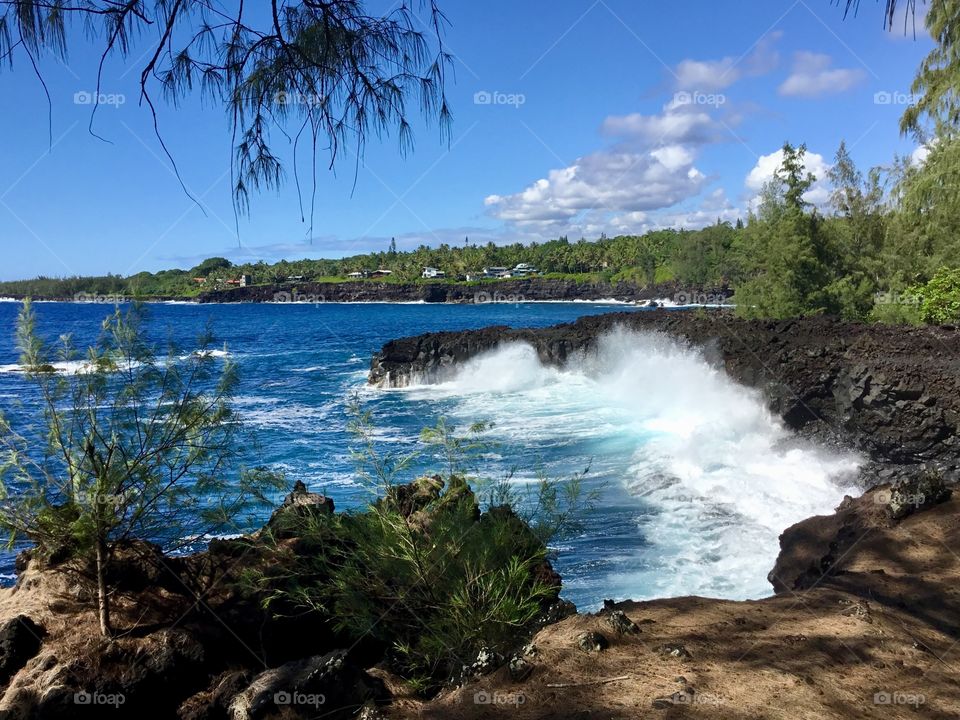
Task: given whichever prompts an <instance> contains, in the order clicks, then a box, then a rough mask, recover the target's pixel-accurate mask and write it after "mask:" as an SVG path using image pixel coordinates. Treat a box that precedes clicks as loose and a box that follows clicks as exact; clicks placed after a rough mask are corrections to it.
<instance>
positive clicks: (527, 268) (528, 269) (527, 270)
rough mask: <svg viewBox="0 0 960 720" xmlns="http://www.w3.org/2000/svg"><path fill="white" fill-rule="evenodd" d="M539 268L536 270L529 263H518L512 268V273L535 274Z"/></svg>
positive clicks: (521, 275)
mask: <svg viewBox="0 0 960 720" xmlns="http://www.w3.org/2000/svg"><path fill="white" fill-rule="evenodd" d="M538 272H540V271H539V270H537V269H536V268H535V267H534V266H533V265H531V264H530V263H520V264H519V265H517V266H516V267H515V268H514V269H513V274H514V275H518V276H520V277H523V276H524V275H536V274H537V273H538Z"/></svg>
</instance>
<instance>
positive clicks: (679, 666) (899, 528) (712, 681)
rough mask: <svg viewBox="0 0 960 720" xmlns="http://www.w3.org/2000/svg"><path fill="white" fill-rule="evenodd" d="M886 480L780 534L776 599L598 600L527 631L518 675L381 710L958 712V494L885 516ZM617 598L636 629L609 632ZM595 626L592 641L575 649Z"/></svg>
mask: <svg viewBox="0 0 960 720" xmlns="http://www.w3.org/2000/svg"><path fill="white" fill-rule="evenodd" d="M889 493H890V489H889V488H883V489H878V490H875V491H871V492H869V493H867V494H866V495H865V496H864V497H863V498H860V499H858V500H851V501H848V502H847V503H845V507H844V510H843V511H842V512H841V513H839V514H838V515H836V516H829V517H825V518H811V519H810V520H806V521H804V522H802V523H799V524H798V525H797V526H795V527H794V528H791V529H790V530H788V531H787V532H785V533H784V535H783V536H782V538H781V544H782V546H783V554H782V555H781V558H780V561H778V563H777V569H776V570H775V571H774V573H775V574H782V575H780V580H779V584H780V588H781V592H780V593H779V594H778V595H777V596H775V597H771V598H768V599H765V600H759V601H747V602H733V601H724V600H710V599H706V598H697V597H688V598H673V599H664V600H654V601H650V602H627V603H619V604H613V603H611V604H610V605H609V606H608V608H607V609H605V610H604V611H603V612H601V613H599V614H597V615H577V616H574V617H571V618H568V619H566V620H563V621H562V622H560V623H558V624H556V625H551V626H550V627H547V628H545V629H544V630H542V631H541V632H540V633H538V634H537V635H536V636H535V637H534V639H533V644H534V645H535V646H536V648H537V652H536V654H534V655H528V656H526V657H525V661H526V663H527V664H529V665H530V666H532V667H531V669H530V671H529V675H528V676H527V677H526V679H524V680H522V681H521V682H517V681H515V679H514V678H513V677H512V676H511V673H510V672H509V668H505V669H501V670H499V671H497V672H496V673H493V674H491V675H487V676H485V677H482V678H477V679H476V680H473V681H471V682H469V683H467V684H466V685H465V686H463V687H462V688H459V689H456V690H453V691H450V692H448V693H446V694H444V695H442V696H441V697H439V698H437V699H435V700H433V701H430V702H422V701H419V700H417V699H416V698H413V697H410V696H409V695H408V696H406V697H396V698H394V702H393V704H392V705H391V706H390V708H389V709H388V711H389V712H388V717H390V718H395V719H397V720H399V719H403V720H408V719H409V720H413V719H414V718H420V719H424V720H472V719H480V718H497V717H508V716H509V717H510V718H511V719H512V720H534V719H536V720H546V719H554V718H555V719H557V720H560V719H561V718H580V719H582V720H587V719H588V718H603V719H604V720H635V719H636V718H688V717H689V718H699V717H703V718H723V719H725V720H726V719H727V718H730V719H731V720H738V719H740V718H765V719H771V720H774V719H775V720H825V719H833V718H850V719H853V718H875V719H876V720H896V719H900V718H904V719H906V718H942V719H943V720H946V719H947V718H956V717H960V673H958V671H957V655H956V652H957V647H958V646H957V643H958V641H960V582H958V580H960V558H958V556H957V555H956V554H955V552H956V551H955V550H954V549H952V548H958V547H960V501H958V500H957V499H955V498H954V499H950V500H947V501H944V502H941V503H939V504H937V505H935V506H933V507H928V508H926V509H922V511H920V512H917V513H913V514H911V515H909V516H907V517H906V518H904V519H903V520H900V521H897V520H895V519H892V518H891V516H890V513H889V512H888V505H889ZM831 547H834V548H836V550H837V551H840V552H838V553H837V554H831V549H830V548H831ZM825 558H828V559H827V560H826V561H824V559H825ZM821 563H822V564H821ZM818 564H821V565H820V566H821V567H822V571H821V572H820V573H811V572H809V569H810V567H811V566H817V565H818ZM618 611H619V612H620V613H622V614H623V615H625V616H626V618H628V620H629V621H630V622H632V623H634V624H636V625H637V626H638V628H639V632H635V633H634V632H630V633H623V634H617V633H611V632H610V627H611V622H613V623H616V624H618V625H619V624H622V622H623V620H622V618H620V617H619V616H616V617H617V619H615V620H611V618H612V617H613V615H614V613H616V612H618ZM595 635H600V636H603V637H604V638H605V640H606V641H607V646H606V647H604V648H603V649H601V650H600V651H599V652H598V651H597V646H591V645H590V644H589V643H588V644H587V648H584V647H583V645H584V643H583V641H582V640H583V638H584V637H588V638H589V637H593V636H595Z"/></svg>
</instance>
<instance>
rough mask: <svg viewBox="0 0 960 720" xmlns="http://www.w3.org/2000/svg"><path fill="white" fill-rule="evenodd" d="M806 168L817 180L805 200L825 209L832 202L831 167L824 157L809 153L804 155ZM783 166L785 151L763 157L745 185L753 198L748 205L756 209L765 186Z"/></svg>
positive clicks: (749, 174)
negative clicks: (828, 175)
mask: <svg viewBox="0 0 960 720" xmlns="http://www.w3.org/2000/svg"><path fill="white" fill-rule="evenodd" d="M803 164H804V167H805V168H806V170H807V172H810V173H813V175H814V177H815V178H816V182H814V184H813V186H812V187H811V188H810V190H808V191H807V192H806V193H805V194H804V196H803V199H804V200H806V201H807V202H808V203H811V204H813V205H815V206H817V207H821V208H822V207H825V206H826V205H827V203H828V202H829V201H830V188H829V180H828V178H827V174H828V173H829V172H830V167H831V165H830V164H829V163H828V162H827V161H826V160H824V158H823V155H820V154H819V153H815V152H809V151H807V154H806V155H804V163H803ZM781 165H783V149H782V148H781V149H780V150H777V151H776V152H772V153H770V154H769V155H761V156H760V158H759V159H758V160H757V164H756V165H755V166H754V167H753V169H752V170H751V171H750V172H749V173H748V174H747V178H746V181H745V183H744V184H745V185H746V187H747V190H748V191H750V193H751V195H752V197H751V198H750V200H749V202H748V205H749V206H750V207H751V208H752V209H756V207H757V203H758V201H759V195H760V191H761V190H763V186H764V185H766V184H767V183H768V182H770V181H771V180H773V179H774V176H775V175H776V173H777V170H779V169H780V166H781Z"/></svg>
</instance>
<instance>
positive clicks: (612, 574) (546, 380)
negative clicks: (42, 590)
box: [0, 302, 858, 609]
mask: <svg viewBox="0 0 960 720" xmlns="http://www.w3.org/2000/svg"><path fill="white" fill-rule="evenodd" d="M35 308H36V312H37V316H38V329H39V331H40V333H41V335H43V336H44V337H46V338H47V339H49V340H50V341H55V340H56V338H57V337H58V336H60V335H62V334H65V333H70V334H72V336H73V341H74V344H75V345H76V346H78V347H84V346H86V345H89V344H91V343H93V342H94V341H95V340H96V338H97V336H98V334H99V330H100V323H101V321H102V320H103V318H104V317H105V316H106V315H107V314H109V312H110V311H111V308H110V307H109V306H104V305H95V304H75V303H37V304H36V305H35ZM18 309H19V304H17V303H13V302H0V412H5V413H6V414H7V415H9V416H10V417H11V418H13V420H14V421H15V422H16V421H21V422H26V421H27V419H28V418H29V417H31V413H33V411H34V408H35V404H34V398H33V396H32V395H31V391H30V388H29V386H28V384H27V383H26V381H25V380H24V378H23V377H22V375H21V374H19V373H18V372H17V369H18V368H17V360H18V357H17V351H16V348H15V343H14V328H15V321H16V314H17V311H18ZM625 309H627V308H624V307H623V306H609V305H603V304H593V303H540V304H518V305H513V304H502V303H498V304H487V305H462V306H461V305H423V304H410V305H386V304H332V303H326V304H319V305H312V304H276V305H270V304H266V305H191V304H152V305H150V306H149V313H150V325H149V327H150V332H151V334H152V335H153V337H154V339H155V340H156V341H158V342H159V343H162V342H163V341H165V339H166V338H167V337H173V338H174V339H175V340H176V341H177V343H178V344H179V345H181V346H182V347H184V348H189V347H190V345H191V342H192V340H193V338H195V337H196V336H197V335H198V334H199V333H200V332H201V331H202V330H203V328H204V327H205V325H206V323H207V322H208V321H209V322H212V324H213V329H214V332H215V334H216V336H217V338H218V340H217V347H218V348H224V349H225V350H226V352H227V353H229V355H230V356H231V357H232V358H233V359H234V360H235V361H236V362H237V363H238V364H239V368H240V373H241V382H240V389H239V392H238V393H237V397H236V400H235V408H236V410H237V411H238V412H239V413H240V414H241V416H242V418H243V420H244V422H245V424H246V426H247V427H248V429H249V430H250V431H251V433H252V434H253V435H254V437H255V438H256V441H257V442H256V445H257V446H258V450H257V451H256V452H254V451H253V449H252V447H253V446H252V445H251V450H250V458H249V462H250V464H258V465H259V464H264V465H269V466H272V467H275V468H277V469H279V470H282V471H284V472H285V474H286V477H287V479H288V480H289V481H290V482H291V483H292V482H293V481H294V480H302V481H303V482H305V483H306V484H307V485H308V486H309V487H310V488H311V489H313V490H316V491H322V492H325V493H326V494H328V495H330V496H332V497H333V498H334V500H335V502H336V504H337V507H338V508H340V509H344V508H349V507H356V506H358V505H359V504H362V503H363V502H365V501H366V500H367V499H368V498H369V497H370V496H369V492H368V489H367V488H366V487H365V486H364V485H363V483H362V482H360V481H359V480H358V475H357V472H356V469H355V467H354V462H353V459H352V457H351V454H350V451H349V448H350V446H351V442H352V437H351V435H350V434H349V433H348V431H347V422H348V416H347V407H348V404H349V402H350V399H351V398H352V397H358V398H359V400H360V402H361V404H362V406H363V407H364V408H365V409H367V410H370V411H372V413H373V418H374V425H375V427H376V435H377V437H378V440H379V441H380V442H381V443H382V447H383V448H384V450H385V451H389V452H405V451H412V450H414V449H417V448H418V447H420V448H422V445H421V444H420V442H419V435H420V430H421V429H422V428H423V427H426V426H431V425H435V424H436V422H437V420H438V419H439V418H440V417H445V418H447V419H448V422H450V423H451V424H453V425H456V426H458V427H461V428H464V429H465V428H467V427H468V426H470V425H471V424H473V423H475V422H478V421H482V422H488V423H492V424H493V427H492V428H491V430H489V432H488V434H487V435H488V439H489V440H490V441H491V442H492V443H493V445H492V446H491V449H490V450H488V452H487V453H486V454H485V456H484V458H483V464H482V467H481V471H482V473H483V474H484V475H485V476H486V477H490V478H499V477H504V476H508V475H510V476H511V482H514V483H517V484H518V487H521V488H522V487H523V486H525V485H528V484H529V483H532V482H534V481H535V480H536V479H537V476H538V473H541V472H542V473H545V474H546V475H547V476H548V477H553V478H567V477H569V476H571V475H573V474H575V473H577V472H580V471H582V470H583V469H584V468H586V467H588V466H589V467H590V473H589V475H588V476H587V483H588V485H589V486H590V487H593V488H597V489H598V490H599V492H600V499H599V502H598V504H597V506H596V507H595V509H594V510H593V512H592V513H590V514H589V515H587V516H585V517H584V518H583V528H582V530H580V531H579V532H577V533H576V534H573V535H572V536H569V537H563V538H558V539H557V541H556V542H555V544H554V547H553V551H554V562H555V565H556V566H557V568H558V569H559V571H560V572H561V574H562V575H563V579H564V588H565V590H564V595H565V596H566V597H567V598H569V599H571V600H573V601H574V602H575V603H577V605H578V606H580V607H581V608H585V609H591V608H595V607H596V606H597V605H598V604H599V603H601V602H602V600H603V599H604V598H608V597H610V598H618V599H624V598H628V597H631V598H636V599H643V598H653V597H663V596H671V595H686V594H698V595H708V596H716V597H726V598H756V597H762V596H765V595H768V594H770V592H771V589H770V586H769V584H768V583H767V581H766V575H767V572H768V571H769V570H770V569H771V567H772V566H773V561H774V559H775V558H776V555H777V549H778V547H777V537H778V535H779V533H780V532H781V531H782V530H783V529H784V528H786V527H788V526H789V525H791V524H792V523H794V522H797V521H798V520H801V519H803V518H805V517H808V516H810V515H814V514H820V513H825V512H829V511H831V510H832V508H833V507H835V506H836V505H837V504H838V502H839V501H840V500H841V499H842V497H843V495H844V494H845V493H850V492H853V491H854V489H853V487H852V484H853V480H852V474H853V473H854V471H855V468H856V465H857V462H858V459H857V458H855V457H852V456H842V455H837V454H835V453H833V452H827V451H825V450H822V449H819V448H816V447H812V446H809V445H807V444H805V443H803V442H800V441H798V440H797V439H796V438H792V437H791V436H790V434H789V433H788V432H787V431H785V430H784V429H783V428H782V427H781V426H780V424H779V423H778V422H777V420H776V419H774V418H772V417H771V416H770V415H769V413H768V412H767V411H766V409H765V407H764V403H763V402H762V401H761V399H760V398H759V397H758V396H757V395H756V394H755V393H753V392H752V391H748V390H746V389H744V388H742V387H739V386H737V385H735V384H734V383H732V382H730V381H729V380H728V379H727V378H726V377H725V376H723V374H722V373H719V372H718V371H717V370H715V369H714V368H712V367H711V366H710V365H709V364H708V363H707V362H705V361H704V359H703V358H701V357H700V356H699V355H698V354H697V353H696V352H694V351H691V350H690V349H687V348H683V347H680V346H678V345H677V344H676V343H674V342H673V341H671V340H669V339H667V338H665V337H661V336H658V335H652V334H651V335H638V334H631V333H626V332H620V333H614V334H612V335H611V336H610V337H608V338H606V339H605V341H604V342H603V343H602V346H601V348H600V350H599V352H598V353H597V354H596V356H593V357H590V358H585V359H583V360H580V361H576V362H574V363H572V364H571V365H570V366H569V367H567V368H564V369H562V370H560V369H555V368H545V367H543V366H542V365H540V363H539V362H538V360H537V358H536V355H535V353H533V352H532V350H531V349H530V348H528V347H524V346H518V345H514V346H503V347H501V348H499V349H498V350H496V351H495V352H492V353H490V354H489V355H487V356H484V357H480V358H477V359H475V360H473V361H471V362H470V363H468V364H466V365H465V366H464V367H463V368H461V369H460V371H459V372H458V374H457V375H456V376H455V377H453V378H451V379H450V380H449V381H448V382H445V383H443V384H441V385H434V386H416V385H415V386H413V387H410V388H405V389H402V390H378V389H373V388H370V387H368V386H367V384H366V376H367V370H368V368H369V364H370V357H371V354H372V353H373V352H375V351H377V350H378V349H379V348H380V347H381V346H382V345H383V343H385V342H386V341H388V340H390V339H393V338H397V337H403V336H407V335H416V334H419V333H423V332H429V331H438V330H458V329H466V328H479V327H484V326H487V325H510V326H515V327H539V326H547V325H552V324H555V323H560V322H568V321H571V320H574V319H576V318H578V317H581V316H584V315H592V314H599V313H604V312H610V311H614V310H625ZM631 311H633V312H644V311H643V310H639V309H631ZM65 371H69V368H65ZM431 466H439V461H437V460H435V459H433V458H431V457H429V456H423V457H421V459H420V461H419V465H418V466H417V467H415V468H413V471H417V470H427V469H428V468H429V467H431ZM413 471H412V472H411V475H410V477H411V478H412V477H413V476H415V475H416V472H413ZM278 499H279V498H278ZM265 517H266V515H265ZM265 517H264V519H265ZM13 557H14V555H13V553H12V552H6V553H3V554H0V573H2V574H3V575H4V577H6V578H7V580H8V581H9V580H10V579H12V578H13Z"/></svg>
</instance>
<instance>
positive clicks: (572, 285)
mask: <svg viewBox="0 0 960 720" xmlns="http://www.w3.org/2000/svg"><path fill="white" fill-rule="evenodd" d="M731 295H732V291H731V290H730V289H729V288H713V289H707V290H703V291H700V290H698V291H691V290H689V289H685V288H683V287H681V286H679V285H677V284H676V283H664V284H660V285H637V284H636V283H630V282H619V283H607V282H580V281H577V280H567V279H557V278H541V277H532V278H517V279H511V280H498V281H496V282H480V283H450V282H434V283H394V282H389V283H387V282H375V281H372V280H363V281H356V282H343V283H299V284H297V285H289V284H287V285H257V286H252V287H243V288H232V289H229V290H213V291H210V292H205V293H203V294H202V295H200V298H199V301H200V302H221V303H236V302H282V303H286V302H303V303H323V302H428V303H461V304H466V303H477V304H486V303H498V302H507V303H518V302H539V301H548V300H552V301H560V300H567V301H573V300H618V301H621V302H643V301H649V300H662V299H671V300H678V301H679V303H680V304H684V303H686V302H689V303H696V302H701V304H704V303H707V302H709V303H716V302H717V301H719V300H723V299H725V298H728V297H730V296H731Z"/></svg>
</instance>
